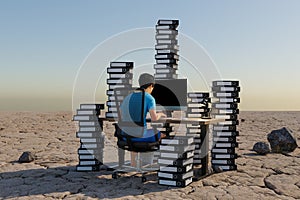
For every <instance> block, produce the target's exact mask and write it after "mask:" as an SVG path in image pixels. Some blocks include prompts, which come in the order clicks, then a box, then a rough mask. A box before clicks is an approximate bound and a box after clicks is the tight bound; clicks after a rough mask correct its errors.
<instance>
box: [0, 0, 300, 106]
mask: <svg viewBox="0 0 300 200" xmlns="http://www.w3.org/2000/svg"><path fill="white" fill-rule="evenodd" d="M299 10H300V1H298V0H263V1H262V0H226V1H219V0H218V1H217V0H207V1H201V0H194V1H192V0H187V1H179V0H178V1H176V0H165V1H161V0H151V1H149V0H126V1H125V0H124V1H121V0H120V1H116V0H110V1H108V0H107V1H104V0H103V1H101V0H98V1H95V0H88V1H84V0H81V1H76V0H64V1H59V0H45V1H39V0H26V1H17V0H1V1H0V67H1V73H0V91H1V92H0V101H1V104H0V110H71V109H72V90H73V84H74V81H75V77H76V73H77V71H78V69H79V67H80V66H81V64H82V63H83V62H84V60H85V58H86V57H87V56H88V55H89V53H90V52H91V51H92V50H93V49H94V48H95V47H96V46H97V45H98V44H99V43H101V42H103V41H104V40H106V39H107V38H109V37H111V36H113V35H115V34H118V33H120V32H122V31H126V30H130V29H134V28H143V27H154V26H155V24H156V22H157V20H158V19H160V18H165V19H179V20H180V27H179V31H180V32H181V33H183V34H185V35H188V36H189V37H191V38H193V39H194V40H195V41H197V42H198V43H199V44H201V45H202V46H203V48H204V49H205V50H206V51H207V52H208V54H209V55H210V57H211V58H212V59H213V61H214V62H215V63H216V65H217V67H218V70H219V71H220V74H221V75H222V77H223V78H224V79H238V80H240V82H241V86H242V93H241V97H242V103H241V104H240V108H241V110H300V103H299V99H300V91H299V86H300V78H299V75H300V56H299V52H300V26H299V22H300V13H299ZM179 44H180V41H179ZM115 48H117V47H115ZM150 56H152V58H151V59H153V61H154V55H150ZM102 67H107V66H102ZM180 67H181V66H180V65H179V68H180ZM98 92H99V91H98ZM105 100H106V99H103V102H104V101H105ZM99 101H101V99H99Z"/></svg>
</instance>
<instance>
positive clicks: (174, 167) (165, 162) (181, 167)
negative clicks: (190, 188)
mask: <svg viewBox="0 0 300 200" xmlns="http://www.w3.org/2000/svg"><path fill="white" fill-rule="evenodd" d="M194 149H195V145H194V138H193V137H190V136H176V137H174V138H169V139H166V138H163V139H162V140H161V145H160V157H159V159H158V164H159V172H158V183H159V184H160V185H169V186H177V187H185V186H187V185H188V184H190V183H191V182H192V179H193V175H194V174H193V156H194Z"/></svg>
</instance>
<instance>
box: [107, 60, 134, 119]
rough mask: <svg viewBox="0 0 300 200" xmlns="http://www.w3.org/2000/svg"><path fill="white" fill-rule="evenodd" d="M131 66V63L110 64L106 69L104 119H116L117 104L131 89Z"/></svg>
mask: <svg viewBox="0 0 300 200" xmlns="http://www.w3.org/2000/svg"><path fill="white" fill-rule="evenodd" d="M133 65H134V63H133V62H111V63H110V67H108V68H107V73H108V76H109V78H108V79H107V84H108V90H107V91H106V94H107V97H108V101H107V102H106V105H107V112H106V113H105V117H106V118H118V111H117V102H118V103H119V104H120V101H122V100H123V99H124V98H125V97H126V96H127V95H128V93H129V90H131V89H132V77H133V74H132V70H133ZM116 95H117V98H118V99H116Z"/></svg>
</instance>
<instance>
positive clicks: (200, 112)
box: [186, 92, 211, 165]
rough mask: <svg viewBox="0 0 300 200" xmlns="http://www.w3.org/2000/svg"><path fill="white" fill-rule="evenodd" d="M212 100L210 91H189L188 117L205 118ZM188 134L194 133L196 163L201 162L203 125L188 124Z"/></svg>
mask: <svg viewBox="0 0 300 200" xmlns="http://www.w3.org/2000/svg"><path fill="white" fill-rule="evenodd" d="M210 102H211V99H210V97H209V93H208V92H189V93H188V108H187V112H186V117H188V118H203V117H207V116H209V112H210ZM186 129H187V135H192V136H193V137H194V140H195V155H194V165H200V164H201V146H202V141H203V138H202V135H203V134H201V126H200V125H198V124H187V125H186Z"/></svg>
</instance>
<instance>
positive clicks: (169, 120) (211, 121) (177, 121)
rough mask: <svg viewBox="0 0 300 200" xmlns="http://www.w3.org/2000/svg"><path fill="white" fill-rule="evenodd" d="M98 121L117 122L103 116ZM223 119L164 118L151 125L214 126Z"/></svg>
mask: <svg viewBox="0 0 300 200" xmlns="http://www.w3.org/2000/svg"><path fill="white" fill-rule="evenodd" d="M99 119H100V120H103V121H110V122H114V121H117V120H115V119H113V118H105V117H104V116H99ZM146 121H147V122H151V119H147V120H146ZM223 121H225V120H224V119H215V118H174V117H164V118H161V119H159V120H157V121H155V122H153V123H174V124H181V123H183V124H192V123H197V124H200V125H204V124H205V125H207V124H215V123H217V122H223Z"/></svg>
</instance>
